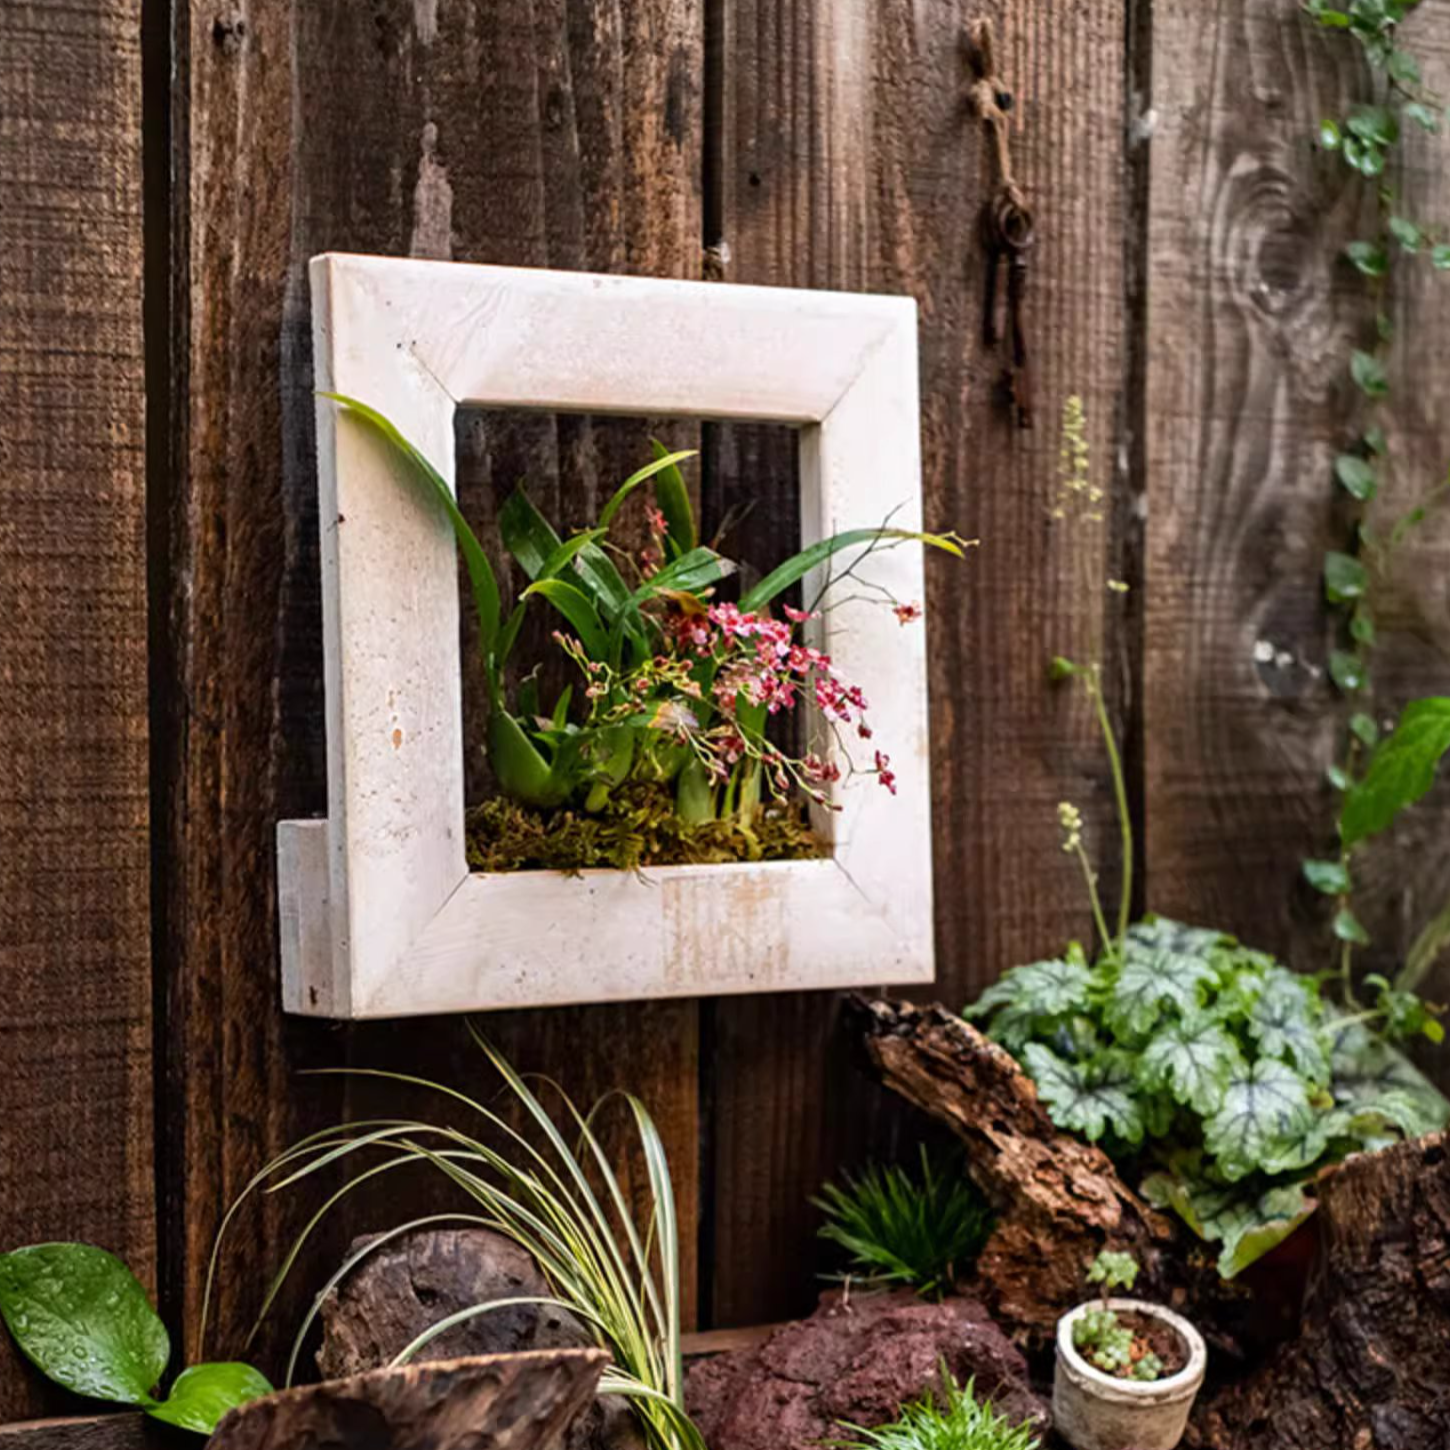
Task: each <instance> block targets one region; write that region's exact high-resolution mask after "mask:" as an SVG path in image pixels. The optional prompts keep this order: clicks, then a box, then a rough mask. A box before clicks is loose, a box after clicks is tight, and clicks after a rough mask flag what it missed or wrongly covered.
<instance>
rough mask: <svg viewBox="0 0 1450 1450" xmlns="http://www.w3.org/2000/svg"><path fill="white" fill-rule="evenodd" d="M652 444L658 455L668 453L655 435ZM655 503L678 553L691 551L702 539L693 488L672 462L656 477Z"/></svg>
mask: <svg viewBox="0 0 1450 1450" xmlns="http://www.w3.org/2000/svg"><path fill="white" fill-rule="evenodd" d="M650 445H651V447H652V448H653V449H654V454H655V457H656V458H664V457H666V456H667V450H666V448H665V445H664V444H663V443H661V442H660V441H659V439H658V438H652V439H651V440H650ZM655 502H656V503H658V504H659V506H660V512H661V513H662V514H663V515H664V516H665V537H666V538H667V539H668V540H669V542H670V545H671V547H672V548H673V549H674V551H675V553H676V555H679V554H688V553H689V552H690V550H691V549H693V548H694V547H695V545H696V544H698V543H699V542H700V539H699V535H698V534H697V532H696V529H695V510H694V508H693V507H692V506H691V504H690V490H689V489H688V488H687V487H686V485H685V478H684V475H683V474H682V473H681V472H680V470H679V468H678V467H677V466H676V465H675V464H673V463H671V464H670V465H669V466H668V467H667V468H665V469H663V470H662V471H661V472H660V474H659V476H658V477H657V478H656V479H655Z"/></svg>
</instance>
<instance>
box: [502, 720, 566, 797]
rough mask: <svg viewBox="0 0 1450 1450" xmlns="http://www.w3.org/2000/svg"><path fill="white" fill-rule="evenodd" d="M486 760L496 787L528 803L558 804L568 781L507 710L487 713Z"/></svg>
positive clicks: (564, 795)
mask: <svg viewBox="0 0 1450 1450" xmlns="http://www.w3.org/2000/svg"><path fill="white" fill-rule="evenodd" d="M487 739H488V763H489V765H490V766H491V767H492V769H493V773H494V775H495V776H496V777H497V779H498V783H499V788H500V789H501V790H502V791H503V793H504V794H505V795H508V796H512V797H513V798H514V799H515V800H517V801H522V802H523V803H524V804H525V805H530V806H557V805H561V804H562V803H563V802H564V800H565V799H567V797H568V794H569V789H570V786H571V785H572V783H573V782H572V780H571V779H570V777H569V775H568V774H567V772H565V771H564V770H562V769H555V768H554V766H553V764H552V763H551V762H549V761H547V760H545V759H544V757H543V756H542V755H541V754H540V753H539V750H538V747H537V746H536V745H535V744H534V742H533V741H532V740H530V739H529V737H528V735H527V734H526V733H525V732H524V728H523V726H521V725H520V724H519V722H518V721H517V720H515V719H514V717H513V716H512V715H510V714H509V713H508V711H507V710H493V711H491V712H490V713H489V717H488V726H487Z"/></svg>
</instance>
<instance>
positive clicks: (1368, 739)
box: [1349, 710, 1380, 750]
mask: <svg viewBox="0 0 1450 1450" xmlns="http://www.w3.org/2000/svg"><path fill="white" fill-rule="evenodd" d="M1349 729H1350V733H1351V734H1352V735H1353V736H1354V738H1355V739H1356V740H1358V741H1359V743H1360V744H1361V745H1368V746H1369V747H1370V749H1371V750H1372V749H1374V747H1375V744H1376V742H1378V740H1379V738H1380V727H1379V725H1378V724H1377V723H1376V721H1375V718H1374V716H1373V715H1366V714H1365V713H1364V711H1363V710H1356V711H1355V712H1354V714H1353V715H1351V716H1350V717H1349Z"/></svg>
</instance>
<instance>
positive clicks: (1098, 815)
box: [711, 0, 1127, 1324]
mask: <svg viewBox="0 0 1450 1450" xmlns="http://www.w3.org/2000/svg"><path fill="white" fill-rule="evenodd" d="M981 13H982V14H984V15H990V16H993V17H994V18H996V19H997V21H998V24H999V45H998V51H999V56H1000V59H1001V66H1002V71H1003V73H1004V75H1005V76H1006V77H1007V79H1008V80H1009V82H1010V83H1012V84H1014V85H1015V86H1016V88H1017V107H1016V109H1015V110H1014V112H1013V116H1014V118H1016V121H1015V125H1016V133H1015V135H1014V141H1013V152H1014V158H1015V160H1016V169H1017V172H1018V176H1019V178H1020V180H1021V181H1022V182H1023V183H1024V185H1025V186H1026V188H1027V190H1028V192H1029V193H1030V195H1031V198H1032V201H1033V203H1034V205H1035V206H1036V209H1037V214H1038V219H1039V228H1040V232H1041V241H1040V243H1039V246H1038V248H1037V250H1036V253H1035V254H1034V257H1033V262H1032V281H1031V287H1030V294H1031V300H1030V303H1029V309H1030V316H1029V322H1028V329H1029V336H1030V338H1031V340H1032V352H1033V358H1034V363H1035V370H1036V374H1037V395H1038V403H1039V408H1038V413H1039V421H1038V426H1037V429H1036V431H1034V432H1031V433H1023V432H1020V431H1018V430H1017V429H1016V428H1015V426H1013V424H1012V422H1011V420H1010V419H1009V418H1008V417H1007V416H1005V414H1004V413H1003V412H1002V410H1001V409H1000V407H999V406H998V403H997V400H996V397H995V393H996V386H997V382H998V377H999V374H1000V371H1001V367H1002V357H1001V354H1000V353H999V352H996V351H992V350H988V349H986V348H984V346H983V344H982V342H981V316H982V314H981V307H982V302H981V298H982V288H983V261H982V257H981V253H980V251H979V250H978V247H977V241H976V238H977V214H978V209H979V207H980V206H981V204H982V202H983V201H984V200H985V196H986V191H987V179H988V177H989V175H990V173H989V171H988V168H987V158H986V151H985V146H984V143H983V140H982V135H981V131H980V128H979V126H978V124H977V123H976V122H975V121H974V120H972V119H971V118H970V116H969V115H968V114H967V111H966V108H965V106H964V104H963V88H964V82H965V79H966V76H967V69H966V65H965V60H964V51H963V39H964V36H963V27H964V23H965V20H966V19H967V18H969V17H967V16H964V14H963V12H962V9H961V7H960V6H959V5H957V4H955V3H946V0H940V3H926V4H919V5H916V6H914V7H911V8H909V9H905V8H901V7H890V6H887V7H871V6H840V5H828V4H823V3H820V0H795V3H788V4H771V5H767V4H763V3H756V0H735V3H731V4H729V5H727V6H724V7H722V13H721V14H720V15H719V16H718V20H719V27H720V31H721V33H722V36H723V42H722V43H723V46H724V54H723V60H722V64H721V75H722V81H723V95H722V97H721V102H720V110H721V112H722V116H723V138H722V143H721V145H720V147H719V148H718V165H719V174H718V186H719V196H718V198H717V206H718V214H719V216H720V224H721V233H722V238H723V241H724V242H725V243H726V244H727V245H728V254H729V258H730V261H729V263H728V265H727V266H726V268H725V279H726V281H727V282H728V281H736V282H767V283H776V284H790V285H794V286H817V287H822V286H830V287H842V288H847V289H870V290H878V291H887V292H906V293H910V294H911V295H913V296H915V297H916V298H917V299H918V302H919V303H920V305H921V345H922V399H923V445H924V450H925V452H924V466H925V488H926V515H927V521H928V525H929V526H931V527H952V526H954V527H956V528H958V529H960V530H961V531H963V532H964V533H967V534H971V535H980V536H981V537H982V538H983V541H984V546H983V548H982V549H981V550H980V552H979V553H977V554H975V555H974V556H973V557H972V558H970V559H969V560H968V562H967V563H966V564H965V565H958V564H954V563H948V562H945V561H941V560H933V561H931V562H930V563H929V571H928V586H927V591H928V600H927V603H928V638H929V641H930V653H931V658H932V662H933V663H932V676H931V687H932V731H933V738H932V751H933V802H934V839H935V843H936V854H935V868H936V897H937V906H936V928H937V957H938V985H937V988H936V992H937V993H938V994H939V995H940V996H941V997H942V998H943V999H944V1000H946V1001H948V1002H951V1003H960V1002H964V1001H965V1000H967V999H968V998H970V997H972V996H973V995H975V993H976V992H977V991H978V990H980V988H981V987H982V986H984V985H985V984H986V983H987V982H989V981H991V980H992V979H993V978H995V977H996V976H997V974H998V973H999V972H1000V971H1001V970H1002V969H1003V968H1005V967H1007V966H1010V965H1012V964H1013V963H1014V962H1017V961H1022V960H1027V959H1030V958H1031V957H1034V956H1038V955H1041V954H1042V953H1044V952H1048V951H1054V950H1057V949H1059V948H1060V946H1061V944H1062V943H1063V941H1065V940H1066V939H1067V938H1068V937H1070V936H1073V935H1080V934H1082V933H1083V932H1084V930H1085V929H1086V925H1087V922H1086V916H1085V912H1084V906H1083V897H1082V891H1081V883H1080V881H1079V880H1078V879H1077V878H1076V877H1075V876H1074V873H1073V869H1072V864H1071V862H1070V861H1069V860H1068V859H1067V858H1066V857H1064V856H1063V855H1062V854H1061V852H1059V851H1058V850H1057V834H1056V831H1057V827H1056V807H1057V803H1058V802H1059V801H1061V800H1072V801H1074V802H1075V803H1077V804H1078V805H1079V806H1080V807H1081V808H1082V809H1083V812H1084V815H1085V816H1086V817H1087V820H1088V822H1089V827H1090V830H1091V831H1092V832H1093V834H1094V836H1096V835H1098V834H1100V833H1101V832H1100V827H1101V826H1102V825H1103V824H1104V823H1106V822H1107V821H1108V820H1109V819H1110V816H1111V804H1110V791H1109V784H1108V779H1107V773H1106V766H1105V762H1104V757H1103V754H1102V751H1101V749H1100V748H1099V745H1098V742H1097V739H1096V736H1095V734H1094V730H1093V726H1092V722H1091V720H1090V718H1089V715H1088V712H1087V710H1086V708H1085V707H1084V705H1083V703H1082V701H1081V699H1080V698H1074V697H1071V696H1069V695H1066V694H1064V695H1060V696H1053V695H1050V694H1049V693H1048V689H1047V686H1046V684H1045V677H1046V668H1047V662H1048V660H1049V659H1050V658H1051V656H1052V655H1054V654H1068V655H1074V656H1075V657H1077V658H1079V659H1092V658H1097V659H1099V660H1101V661H1102V662H1103V664H1104V666H1105V667H1106V668H1107V669H1108V671H1109V676H1110V679H1113V678H1116V675H1117V672H1118V667H1119V664H1120V661H1119V657H1118V652H1119V650H1120V648H1121V647H1123V645H1124V641H1125V638H1126V636H1125V634H1124V632H1123V631H1121V630H1120V628H1119V621H1120V617H1121V612H1122V611H1121V605H1120V604H1119V603H1118V602H1117V600H1118V596H1116V595H1110V594H1109V593H1108V592H1107V591H1106V590H1105V588H1104V584H1105V580H1106V577H1107V575H1108V573H1109V569H1110V564H1109V546H1108V529H1109V524H1108V522H1107V521H1104V523H1103V524H1101V525H1096V526H1095V525H1091V524H1087V525H1084V526H1083V527H1082V529H1080V530H1078V531H1075V532H1074V531H1069V530H1065V529H1063V528H1061V527H1060V526H1056V527H1055V526H1054V525H1053V523H1052V521H1051V520H1050V517H1049V515H1050V511H1051V507H1052V501H1053V495H1054V491H1055V478H1056V472H1057V460H1058V437H1057V427H1056V421H1057V414H1058V411H1059V409H1060V407H1061V404H1062V402H1063V400H1064V398H1065V396H1066V395H1067V394H1069V393H1071V392H1079V393H1081V394H1083V396H1084V397H1085V399H1086V403H1087V408H1088V416H1089V419H1090V427H1091V438H1092V443H1093V445H1094V456H1095V463H1096V466H1097V470H1098V477H1099V480H1100V481H1101V482H1102V483H1104V484H1108V483H1111V482H1112V481H1113V473H1114V470H1115V466H1116V458H1117V438H1118V426H1119V423H1118V420H1119V415H1120V410H1121V407H1122V402H1123V398H1122V389H1123V386H1124V381H1125V378H1126V374H1127V356H1126V348H1125V331H1126V325H1125V321H1124V307H1125V302H1126V298H1125V290H1124V275H1123V264H1122V255H1123V243H1124V227H1125V225H1126V202H1127V197H1126V190H1125V178H1124V170H1125V168H1124V153H1123V143H1122V141H1121V135H1122V116H1123V110H1124V104H1125V74H1124V51H1123V37H1124V34H1125V17H1124V10H1123V6H1122V5H1121V4H1119V3H1116V0H1114V3H1110V4H1099V5H1093V6H1090V7H1084V6H1079V5H1073V4H1070V3H1064V0H1045V3H1040V4H1035V5H1034V6H1032V7H1031V9H1030V12H1026V11H1023V10H1021V9H1020V7H1019V8H1016V9H1012V10H1010V11H1009V10H1008V8H1007V7H1005V6H991V5H989V6H984V7H982V12H981ZM713 240H720V239H713ZM735 452H736V454H737V455H740V454H741V450H739V449H736V450H735ZM732 469H733V465H732V464H731V462H730V454H729V453H727V452H726V451H725V450H722V451H721V455H720V457H719V459H718V460H717V476H716V478H715V480H714V483H713V487H714V488H715V489H716V490H717V496H718V497H720V498H724V499H728V498H730V497H731V496H733V495H734V494H737V493H741V492H747V491H748V492H750V493H757V492H762V491H763V492H764V495H765V498H766V500H767V504H766V506H767V508H769V509H770V510H772V511H773V513H772V517H776V518H779V517H782V516H784V515H785V513H786V512H787V511H788V509H789V507H790V501H789V489H790V486H791V485H790V480H789V478H788V476H787V473H786V470H784V469H782V468H779V467H773V466H771V464H770V463H769V462H768V461H767V460H766V459H763V458H762V459H761V460H760V466H759V467H758V468H757V469H756V470H755V471H753V472H752V473H751V474H750V476H748V477H741V476H739V474H738V473H736V472H734V471H732ZM884 496H885V494H884V492H883V497H884ZM771 500H774V501H771ZM863 683H864V685H865V688H866V691H867V694H868V696H869V693H870V681H865V682H863ZM1105 880H1106V881H1107V884H1108V885H1109V886H1111V873H1110V872H1105ZM714 1010H715V1022H716V1033H717V1042H716V1051H715V1061H716V1068H715V1094H716V1106H715V1111H714V1123H715V1127H714V1160H713V1164H712V1170H711V1171H712V1174H713V1181H714V1183H715V1184H716V1207H717V1214H718V1219H717V1222H716V1224H715V1226H714V1239H713V1244H714V1255H715V1273H716V1277H715V1284H714V1304H713V1312H714V1318H715V1320H716V1322H719V1323H726V1324H729V1323H748V1322H751V1321H758V1320H761V1319H767V1318H777V1317H781V1316H782V1315H785V1314H789V1313H792V1312H795V1311H798V1310H800V1309H801V1308H803V1307H805V1306H806V1305H807V1304H808V1302H809V1296H810V1292H811V1286H810V1284H809V1282H808V1281H807V1279H806V1277H805V1276H804V1275H802V1274H801V1272H800V1265H801V1264H802V1263H806V1262H810V1261H811V1259H812V1257H813V1248H812V1245H811V1237H812V1234H813V1232H814V1228H815V1223H816V1213H815V1211H814V1210H813V1209H812V1208H811V1207H810V1206H809V1204H808V1203H807V1202H806V1195H807V1194H809V1193H811V1192H813V1191H814V1190H815V1189H816V1188H817V1187H818V1186H819V1184H820V1182H821V1179H822V1178H823V1177H825V1176H827V1175H829V1174H833V1173H835V1172H837V1171H838V1169H839V1167H840V1166H841V1165H842V1164H843V1163H849V1162H851V1161H853V1160H859V1159H860V1158H861V1157H863V1156H865V1155H867V1154H868V1153H871V1152H883V1151H889V1149H890V1145H891V1141H892V1138H893V1136H894V1133H895V1132H896V1130H897V1125H899V1123H900V1121H901V1119H900V1118H899V1117H898V1116H897V1115H896V1113H895V1111H894V1110H893V1109H891V1108H890V1107H889V1106H888V1105H886V1104H885V1102H884V1101H883V1100H882V1099H881V1097H880V1095H879V1093H877V1092H876V1090H875V1089H872V1088H868V1087H866V1086H865V1085H864V1084H856V1083H855V1079H854V1078H853V1077H852V1075H851V1074H850V1072H849V1070H848V1068H847V1067H846V1060H847V1056H848V1049H847V1046H846V1044H844V1043H842V1042H841V1041H840V1040H839V1038H838V1037H837V1036H836V1034H835V1029H834V1016H835V1012H836V1006H835V1004H834V1003H833V1002H832V1001H831V1000H829V999H825V998H811V997H799V998H793V999H789V1000H778V999H777V1000H771V1001H769V1002H763V1001H754V1002H752V1001H746V1002H738V1003H737V1002H731V1003H722V1004H720V1005H719V1006H718V1007H717V1008H716V1009H714ZM752 1264H753V1266H754V1268H753V1271H752V1270H749V1269H747V1268H746V1267H745V1266H747V1265H752Z"/></svg>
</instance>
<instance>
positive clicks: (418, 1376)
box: [210, 1349, 609, 1450]
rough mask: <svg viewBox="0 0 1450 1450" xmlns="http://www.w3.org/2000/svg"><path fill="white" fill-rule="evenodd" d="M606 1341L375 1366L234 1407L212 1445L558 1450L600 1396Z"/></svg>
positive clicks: (226, 1449)
mask: <svg viewBox="0 0 1450 1450" xmlns="http://www.w3.org/2000/svg"><path fill="white" fill-rule="evenodd" d="M608 1359H609V1356H608V1355H606V1354H605V1353H604V1351H603V1350H598V1349H546V1350H534V1351H531V1352H529V1353H526V1354H494V1355H481V1356H478V1357H477V1358H474V1359H454V1360H441V1361H437V1362H435V1363H430V1364H416V1365H407V1366H405V1367H404V1368H402V1369H379V1370H372V1371H370V1372H369V1373H367V1374H360V1375H353V1376H352V1377H351V1378H349V1379H342V1380H324V1381H323V1383H321V1384H318V1385H307V1386H305V1387H304V1388H302V1389H295V1390H283V1391H280V1392H279V1393H277V1394H274V1395H267V1396H265V1397H263V1398H262V1399H260V1400H253V1401H252V1402H251V1403H250V1404H247V1405H243V1406H242V1407H241V1408H240V1409H237V1410H233V1411H232V1413H231V1414H230V1415H228V1416H227V1417H226V1419H224V1420H223V1421H222V1422H221V1424H220V1425H219V1426H218V1427H217V1431H216V1434H215V1435H214V1436H213V1437H212V1439H211V1441H210V1446H211V1450H329V1447H333V1446H336V1447H338V1450H342V1447H346V1450H554V1447H555V1446H556V1445H557V1444H558V1443H559V1442H560V1441H561V1439H562V1437H563V1435H564V1432H565V1431H566V1430H567V1429H568V1427H569V1425H570V1424H572V1423H573V1421H574V1419H575V1418H576V1417H577V1416H578V1415H579V1414H580V1413H582V1412H583V1411H584V1410H585V1409H586V1408H587V1407H588V1405H589V1402H590V1401H591V1400H592V1399H593V1397H594V1392H595V1388H596V1386H597V1385H598V1383H599V1376H600V1375H601V1374H602V1373H603V1371H604V1366H605V1365H606V1364H607V1363H608Z"/></svg>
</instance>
